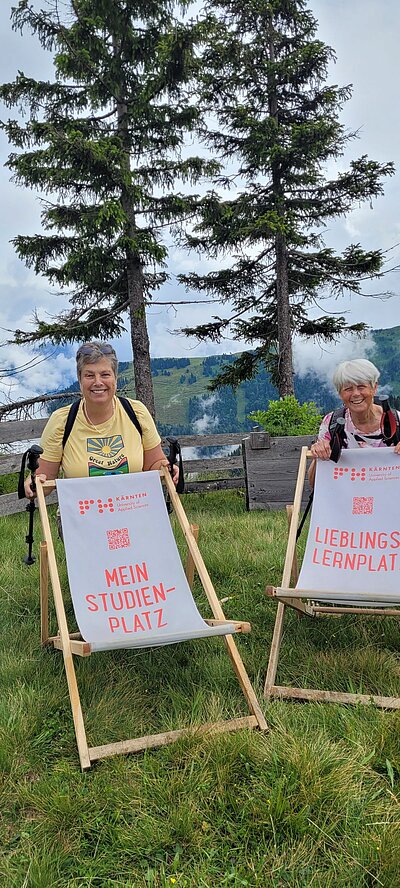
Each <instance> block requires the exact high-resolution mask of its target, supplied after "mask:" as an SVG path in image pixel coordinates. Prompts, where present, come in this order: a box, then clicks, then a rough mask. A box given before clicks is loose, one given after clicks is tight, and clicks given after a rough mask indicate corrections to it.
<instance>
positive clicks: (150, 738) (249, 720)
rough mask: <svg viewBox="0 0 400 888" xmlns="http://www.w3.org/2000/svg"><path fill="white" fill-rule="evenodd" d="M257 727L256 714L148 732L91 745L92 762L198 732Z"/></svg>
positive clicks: (207, 732)
mask: <svg viewBox="0 0 400 888" xmlns="http://www.w3.org/2000/svg"><path fill="white" fill-rule="evenodd" d="M256 727H257V719H256V718H255V716H254V715H248V716H245V717H244V718H234V719H231V720H230V721H224V722H215V723H214V724H206V725H196V726H193V727H191V728H180V729H179V730H177V731H165V732H164V733H163V734H148V735H147V736H145V737H136V738H134V739H132V740H120V741H119V742H118V743H107V744H105V745H103V746H90V747H89V756H90V761H91V762H96V761H98V759H103V758H108V757H109V756H112V755H124V754H126V753H128V752H141V751H142V750H143V749H153V748H156V747H160V746H167V745H168V744H169V743H174V742H175V741H176V740H179V739H180V738H181V737H193V736H196V735H197V734H223V733H225V732H226V731H244V730H246V729H249V728H256Z"/></svg>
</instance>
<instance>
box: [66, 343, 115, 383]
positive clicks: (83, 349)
mask: <svg viewBox="0 0 400 888" xmlns="http://www.w3.org/2000/svg"><path fill="white" fill-rule="evenodd" d="M102 358H109V359H110V364H111V369H112V371H113V373H114V376H115V378H117V373H118V358H117V355H116V353H115V350H114V348H113V347H112V345H110V344H109V343H108V342H98V341H96V340H93V341H92V342H84V343H83V344H82V345H80V346H79V348H78V351H77V353H76V372H77V374H78V379H80V378H81V373H82V370H83V368H84V366H85V364H96V362H97V361H101V359H102Z"/></svg>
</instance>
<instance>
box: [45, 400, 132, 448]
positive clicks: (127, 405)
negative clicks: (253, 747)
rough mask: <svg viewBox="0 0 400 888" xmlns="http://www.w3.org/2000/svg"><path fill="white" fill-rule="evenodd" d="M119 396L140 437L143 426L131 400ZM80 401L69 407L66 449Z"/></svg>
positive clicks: (63, 441) (64, 439)
mask: <svg viewBox="0 0 400 888" xmlns="http://www.w3.org/2000/svg"><path fill="white" fill-rule="evenodd" d="M117 397H118V400H119V401H120V402H121V404H122V406H123V408H124V410H125V413H127V414H128V416H129V419H130V420H131V421H132V422H133V425H134V426H135V428H136V429H137V431H138V432H139V435H140V437H142V435H143V433H142V428H141V425H140V422H139V420H138V418H137V416H136V413H135V411H134V409H133V407H132V404H131V402H130V401H128V398H121V397H120V396H119V395H118V396H117ZM80 403H81V402H80V401H74V402H73V404H71V406H70V408H69V411H68V416H67V421H66V423H65V429H64V434H63V439H62V446H63V450H64V447H65V445H66V443H67V441H68V438H69V436H70V434H71V432H72V428H73V425H74V422H75V420H76V417H77V413H78V410H79V404H80Z"/></svg>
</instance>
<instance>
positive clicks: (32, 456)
mask: <svg viewBox="0 0 400 888" xmlns="http://www.w3.org/2000/svg"><path fill="white" fill-rule="evenodd" d="M42 453H43V448H42V447H39V445H38V444H32V447H30V448H29V450H26V452H25V453H24V455H23V457H22V461H21V469H20V473H19V479H18V498H19V499H23V498H24V496H25V490H24V477H25V463H26V464H27V466H28V469H29V471H30V473H31V490H32V492H33V493H36V472H37V468H38V465H39V457H40V455H41V454H42ZM35 508H36V506H35V500H34V499H31V500H29V503H28V505H27V507H26V511H27V512H28V513H29V524H28V533H27V535H26V537H25V542H26V543H27V545H28V553H27V555H25V557H24V558H23V561H24V563H25V564H28V565H31V564H34V563H35V561H36V558H35V556H34V555H32V543H33V516H34V512H35Z"/></svg>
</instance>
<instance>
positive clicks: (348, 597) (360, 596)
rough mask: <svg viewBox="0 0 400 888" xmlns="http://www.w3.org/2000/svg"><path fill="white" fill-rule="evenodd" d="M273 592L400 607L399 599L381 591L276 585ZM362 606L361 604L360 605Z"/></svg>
mask: <svg viewBox="0 0 400 888" xmlns="http://www.w3.org/2000/svg"><path fill="white" fill-rule="evenodd" d="M275 593H276V597H277V598H308V599H309V600H310V601H328V602H329V603H330V604H333V603H334V602H335V601H339V602H341V601H351V603H352V605H356V604H357V601H368V602H369V603H370V604H371V605H373V604H374V603H375V602H376V604H377V605H379V604H380V605H382V604H384V603H386V602H387V605H388V607H395V606H396V605H397V604H398V605H399V607H400V594H399V601H398V602H397V601H396V600H395V599H393V598H388V596H387V595H384V593H383V592H373V591H371V592H368V591H367V592H343V591H340V592H323V591H321V589H291V588H290V587H288V586H285V587H284V586H281V587H279V586H276V588H275ZM360 606H362V605H360Z"/></svg>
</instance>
